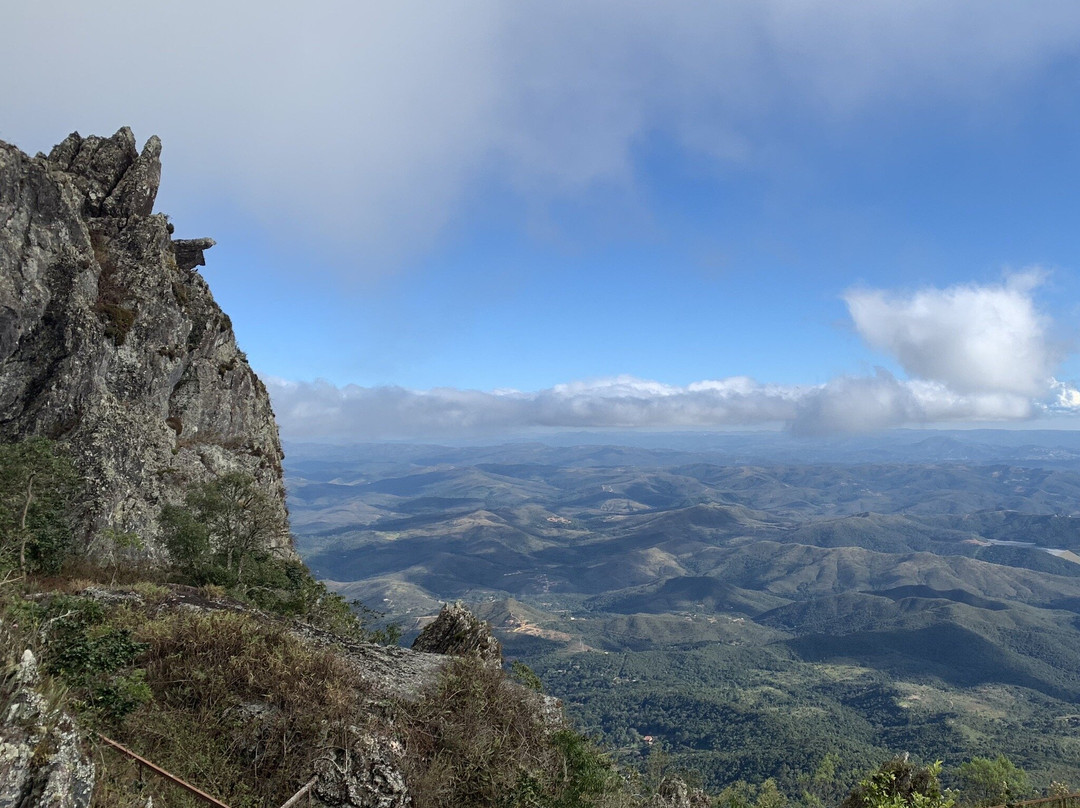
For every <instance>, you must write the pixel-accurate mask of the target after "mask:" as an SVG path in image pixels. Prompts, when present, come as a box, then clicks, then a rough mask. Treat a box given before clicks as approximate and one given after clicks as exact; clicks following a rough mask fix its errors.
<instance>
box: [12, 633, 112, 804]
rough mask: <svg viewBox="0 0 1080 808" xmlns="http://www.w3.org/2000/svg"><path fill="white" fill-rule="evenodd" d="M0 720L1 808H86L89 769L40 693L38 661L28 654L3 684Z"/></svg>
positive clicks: (77, 743)
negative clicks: (2, 706)
mask: <svg viewBox="0 0 1080 808" xmlns="http://www.w3.org/2000/svg"><path fill="white" fill-rule="evenodd" d="M5 684H6V687H5V690H8V688H10V690H8V692H6V693H4V694H3V695H4V699H3V701H4V702H5V709H4V711H3V714H2V715H0V808H23V806H34V808H86V806H88V805H89V804H90V798H91V795H92V793H93V790H94V764H93V763H92V762H91V761H90V760H89V759H88V758H87V756H86V755H85V754H84V753H83V751H82V746H81V739H80V737H79V733H78V732H77V731H76V728H75V724H74V722H73V721H72V720H71V717H70V716H68V715H67V714H66V713H63V712H60V711H58V710H55V709H53V708H51V707H50V706H49V704H48V702H47V700H46V699H45V697H44V696H43V695H42V694H41V693H40V692H39V690H38V688H39V686H40V684H41V678H40V675H39V674H38V668H37V660H36V659H35V658H34V655H33V653H32V652H31V651H30V650H29V649H28V650H26V651H25V652H24V653H23V657H22V660H21V662H20V663H19V665H18V667H17V668H16V670H15V672H14V674H13V675H12V676H11V681H10V682H8V683H5Z"/></svg>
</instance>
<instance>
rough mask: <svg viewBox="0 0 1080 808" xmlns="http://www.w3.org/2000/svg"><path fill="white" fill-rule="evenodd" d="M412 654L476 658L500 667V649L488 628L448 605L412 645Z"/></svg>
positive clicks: (455, 604)
mask: <svg viewBox="0 0 1080 808" xmlns="http://www.w3.org/2000/svg"><path fill="white" fill-rule="evenodd" d="M412 648H413V650H414V651H426V652H427V653H430V654H447V655H449V656H476V657H479V658H480V659H482V660H484V661H485V662H488V663H490V664H493V665H496V666H497V665H501V664H502V645H501V644H500V643H499V641H498V640H497V639H495V635H494V634H492V633H491V626H489V625H488V624H487V623H485V622H484V621H483V620H481V619H480V618H479V617H477V616H476V615H475V614H473V613H472V612H470V611H469V610H468V609H466V608H465V607H464V606H462V605H461V604H460V603H454V604H449V603H447V604H446V605H444V606H443V607H442V611H440V612H439V616H438V617H437V618H435V620H434V622H431V623H429V624H428V625H427V626H425V627H424V630H423V631H421V632H420V635H419V636H418V637H417V638H416V639H415V640H414V641H413V644H412Z"/></svg>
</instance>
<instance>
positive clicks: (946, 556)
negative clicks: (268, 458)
mask: <svg viewBox="0 0 1080 808" xmlns="http://www.w3.org/2000/svg"><path fill="white" fill-rule="evenodd" d="M976 437H978V438H979V439H978V440H976V439H975V438H976ZM992 437H993V436H992V435H985V434H984V435H980V436H969V435H955V436H953V435H937V436H931V437H925V436H923V437H922V442H920V441H907V442H904V441H903V440H901V439H899V438H896V439H890V440H892V441H893V442H890V441H888V440H884V439H883V440H882V442H881V444H880V445H877V446H871V447H870V448H869V449H867V448H864V449H863V450H862V452H861V455H860V453H859V450H858V448H857V446H856V445H855V444H849V445H847V446H846V447H843V446H842V447H832V448H829V447H825V446H819V447H818V448H816V449H813V450H812V451H808V454H811V455H813V454H814V452H817V453H818V454H819V455H821V456H824V455H828V454H829V453H830V452H831V453H832V454H834V455H843V456H844V457H845V458H846V460H845V461H844V462H821V460H820V457H819V459H818V461H817V462H814V463H804V464H799V463H795V462H792V458H791V457H790V456H789V455H787V454H785V453H784V452H781V450H780V445H779V444H776V445H771V444H769V443H768V441H767V440H765V441H763V442H759V443H758V444H755V443H754V440H753V439H751V438H745V439H738V440H736V439H734V438H733V439H732V442H730V443H728V444H727V450H726V453H725V451H722V450H716V449H709V450H701V451H696V450H693V449H685V448H684V449H680V450H668V449H662V448H657V447H648V448H640V447H638V448H635V447H615V446H566V447H562V446H551V445H540V444H519V445H514V446H506V447H464V448H458V449H455V448H452V447H430V446H429V447H420V446H403V447H399V448H400V451H395V450H394V449H393V448H392V447H387V446H383V447H359V448H354V449H352V450H346V449H343V448H337V449H334V450H332V451H328V453H327V454H326V456H320V454H319V450H317V449H311V450H308V451H306V452H303V451H302V452H300V456H299V457H296V456H294V455H290V463H289V466H288V473H289V490H290V497H291V498H290V505H291V508H292V513H293V518H294V525H296V528H297V530H298V532H299V533H300V536H299V539H298V546H299V548H300V550H301V552H302V553H303V554H304V556H305V558H306V560H307V562H308V563H309V564H310V566H311V567H312V568H313V569H314V570H315V571H316V574H318V575H319V576H321V577H322V578H324V579H325V580H327V581H328V582H330V585H331V586H332V587H333V588H334V589H335V590H337V591H339V592H342V593H344V594H346V595H347V596H349V597H358V598H360V599H361V600H363V601H365V602H366V603H368V604H369V605H371V606H372V607H374V608H377V609H380V610H382V611H385V612H387V615H388V618H387V619H399V620H400V621H401V622H402V624H403V626H404V627H405V629H406V630H407V631H410V630H411V631H415V630H417V629H418V627H419V626H420V625H421V624H422V623H423V620H424V618H425V615H430V614H433V613H434V611H435V610H436V609H437V607H438V604H439V603H441V602H443V601H445V600H451V599H462V600H465V601H467V602H469V603H471V604H472V605H474V607H475V608H477V609H478V611H479V612H480V613H481V614H482V615H483V616H484V617H485V618H486V619H488V620H490V621H491V622H492V624H493V625H494V626H495V627H496V630H497V632H498V633H499V635H500V638H501V639H502V641H503V642H504V645H505V647H506V649H507V651H508V653H509V655H511V656H516V657H518V658H520V659H523V660H524V661H526V662H527V663H528V664H529V665H531V666H533V667H534V668H535V670H536V671H537V672H538V673H539V674H540V675H541V678H542V679H543V681H544V682H545V684H546V686H547V688H548V689H549V691H550V692H551V693H553V694H554V695H556V696H558V697H559V698H562V699H563V700H564V701H565V702H566V703H567V705H568V707H569V709H570V711H571V713H572V714H574V715H576V716H577V718H578V719H579V720H580V721H581V722H582V723H583V725H584V726H585V727H586V728H587V729H589V730H591V731H595V732H598V733H601V734H602V735H604V736H605V738H606V739H607V740H608V741H610V742H611V743H613V744H615V745H616V746H617V747H618V749H619V754H620V755H621V756H622V757H624V758H625V759H627V760H629V761H635V760H637V761H640V760H641V759H643V757H644V756H645V755H646V754H647V753H648V752H649V750H650V749H651V748H653V746H654V745H655V744H660V745H661V746H663V747H664V748H665V749H667V750H668V752H669V753H670V755H671V757H672V759H673V760H674V761H675V762H676V763H677V764H678V765H683V766H688V767H691V766H692V767H694V768H695V769H696V770H698V771H700V772H702V773H703V776H704V777H705V779H706V781H707V782H708V783H709V784H710V785H711V786H713V787H719V786H722V785H723V784H725V783H730V782H732V781H734V780H737V779H740V778H742V779H748V780H751V781H758V782H760V781H761V780H764V779H765V778H766V777H777V778H779V781H780V782H781V783H782V784H783V785H784V786H785V788H787V789H789V790H792V791H797V790H798V788H799V785H798V783H799V776H800V773H801V772H806V771H811V770H813V768H814V767H815V766H816V765H817V764H818V763H819V762H820V761H821V760H822V758H823V756H824V755H826V754H827V753H828V752H830V751H832V752H837V753H839V754H841V756H842V757H843V759H844V760H845V761H847V762H848V763H849V764H850V774H851V776H855V773H856V772H857V771H861V770H864V769H866V768H867V767H868V766H871V765H873V764H874V762H875V761H878V760H880V759H881V758H883V757H884V756H886V755H888V754H891V753H898V752H905V751H906V752H911V753H913V754H915V755H917V756H921V757H922V758H924V759H927V760H932V759H936V758H944V759H946V761H947V762H953V763H959V762H960V761H961V760H964V759H967V758H970V757H971V756H973V755H991V756H993V755H996V754H997V753H999V752H1004V753H1006V754H1008V755H1009V756H1010V757H1011V758H1012V759H1013V760H1015V761H1017V762H1019V763H1021V764H1022V765H1024V766H1025V768H1027V769H1028V770H1029V772H1031V774H1032V775H1033V777H1034V779H1035V781H1036V783H1037V784H1040V783H1041V784H1044V785H1045V784H1048V783H1049V780H1050V779H1051V778H1053V779H1058V780H1064V781H1069V780H1071V781H1072V782H1076V783H1080V711H1077V710H1076V709H1075V707H1074V704H1073V703H1074V702H1075V701H1076V700H1077V699H1080V673H1078V672H1080V563H1078V561H1077V560H1074V559H1075V558H1076V556H1072V555H1071V551H1073V550H1074V549H1075V550H1078V551H1080V463H1078V462H1076V461H1077V460H1078V459H1080V444H1078V445H1077V447H1074V448H1075V449H1076V458H1074V459H1069V458H1065V457H1064V456H1063V455H1062V454H1061V453H1060V452H1057V453H1055V451H1054V450H1053V448H1052V447H1048V446H1045V445H1040V444H1039V441H1038V440H1035V441H1034V442H1033V443H1032V444H1030V445H1029V444H1023V443H1019V444H1017V443H1016V442H1015V441H1014V440H1013V439H1012V438H1007V439H1003V440H1002V442H1001V444H1000V445H994V444H993V443H992V442H991V440H990V439H991V438H992ZM1010 441H1012V443H1010ZM755 446H757V448H756V449H755ZM733 447H734V448H735V449H737V450H738V452H735V451H732V449H733ZM350 451H351V453H350ZM1070 451H1071V450H1070ZM769 452H772V453H774V454H778V455H782V456H781V457H779V458H778V461H777V462H772V463H770V462H767V461H765V459H764V458H763V457H762V455H767V454H768V453H769ZM739 453H741V455H740V454H739ZM755 453H756V454H755ZM1021 455H1023V456H1025V457H1028V458H1029V459H1030V458H1032V457H1035V458H1036V459H1037V458H1038V457H1045V458H1050V460H1048V461H1047V465H1043V466H1040V465H1038V464H1037V463H1032V464H1031V465H1020V464H1018V463H1016V462H1015V461H1016V459H1017V458H1018V457H1019V456H1021ZM1070 457H1071V455H1070ZM853 459H858V460H860V462H851V461H852V460H853ZM739 460H742V461H743V462H737V461H739ZM866 461H869V462H866ZM1050 550H1053V551H1055V553H1056V554H1051V553H1050V552H1048V551H1050ZM646 736H649V737H650V738H651V739H652V740H651V745H650V742H649V741H646V740H645V737H646Z"/></svg>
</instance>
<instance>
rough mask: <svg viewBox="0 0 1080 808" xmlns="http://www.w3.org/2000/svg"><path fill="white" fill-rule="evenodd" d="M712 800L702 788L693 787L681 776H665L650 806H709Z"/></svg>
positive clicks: (683, 807) (678, 807) (679, 807)
mask: <svg viewBox="0 0 1080 808" xmlns="http://www.w3.org/2000/svg"><path fill="white" fill-rule="evenodd" d="M710 805H712V801H711V800H710V799H709V795H708V794H706V793H705V792H704V791H702V790H701V789H700V788H691V787H690V786H688V785H687V784H686V781H684V780H683V779H682V778H681V777H672V776H668V777H665V778H664V779H663V780H661V781H660V787H659V788H657V790H656V793H655V794H654V795H653V797H652V800H650V802H649V808H709V806H710Z"/></svg>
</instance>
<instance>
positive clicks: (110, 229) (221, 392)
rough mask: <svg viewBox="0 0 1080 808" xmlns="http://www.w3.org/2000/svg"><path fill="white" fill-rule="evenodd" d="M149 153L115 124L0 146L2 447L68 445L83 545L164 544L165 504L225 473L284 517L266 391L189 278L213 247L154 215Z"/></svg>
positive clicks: (152, 148) (155, 147) (283, 541)
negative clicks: (110, 536) (161, 517)
mask: <svg viewBox="0 0 1080 808" xmlns="http://www.w3.org/2000/svg"><path fill="white" fill-rule="evenodd" d="M160 157H161V142H160V140H158V138H157V137H151V138H150V139H149V140H148V141H147V142H146V145H145V146H144V147H143V149H142V151H141V152H140V151H138V150H137V148H136V143H135V137H134V135H133V134H132V132H131V130H130V129H128V128H126V127H125V128H123V129H121V130H120V131H118V132H117V133H116V134H115V135H113V136H112V137H110V138H102V137H85V138H84V137H81V136H80V135H79V134H78V133H73V134H71V135H69V136H68V137H67V138H66V139H65V140H64V141H63V142H62V143H60V144H59V145H57V146H56V147H55V148H53V150H52V151H51V152H50V153H49V154H48V155H47V156H46V155H43V154H38V155H37V156H36V157H29V156H27V155H26V154H24V153H23V152H21V151H20V150H19V149H17V148H16V147H14V146H12V145H10V144H7V143H4V142H2V141H0V440H6V441H11V440H17V439H20V438H24V437H27V436H30V435H44V436H46V437H49V438H53V439H56V440H59V441H62V442H64V443H67V444H69V445H70V447H71V449H72V454H73V456H74V458H75V462H76V464H77V466H78V469H79V471H80V473H81V474H82V476H83V477H84V478H85V479H86V485H87V490H86V493H85V496H84V498H83V503H82V509H81V513H80V517H79V532H80V534H81V535H82V537H83V538H84V539H85V541H86V543H87V547H88V548H90V549H93V548H94V547H95V546H96V543H98V542H100V540H101V536H102V535H103V533H104V532H105V531H107V530H115V531H123V532H127V531H132V532H136V533H138V535H140V536H141V537H142V538H143V539H144V540H146V541H147V542H148V547H149V548H150V549H151V551H152V552H157V551H160V548H159V546H158V545H157V544H156V543H155V538H156V536H157V522H156V520H157V515H158V512H159V509H160V507H161V505H162V504H164V503H167V502H178V501H179V500H180V499H182V497H183V494H184V491H185V489H186V488H187V487H188V486H189V485H191V484H192V483H197V482H202V481H204V480H208V479H210V478H212V477H215V476H218V475H221V474H224V473H227V472H235V471H239V472H244V473H247V474H250V475H252V476H254V477H255V478H256V479H257V480H258V482H259V484H260V486H261V487H263V488H264V489H265V490H266V491H268V492H270V494H271V497H272V500H273V503H274V507H275V508H277V509H280V515H281V517H282V519H281V520H280V521H281V524H283V525H287V520H286V518H285V517H286V516H287V513H286V508H285V487H284V483H283V478H282V467H281V461H282V457H283V454H282V450H281V442H280V439H279V437H278V431H277V425H276V423H275V421H274V414H273V411H272V410H271V406H270V399H269V396H268V395H267V392H266V388H265V387H264V386H263V384H262V382H261V381H260V380H259V378H258V377H257V376H256V375H255V373H254V372H253V371H252V369H251V367H250V366H249V365H248V362H247V358H246V357H245V355H244V353H243V352H242V351H240V349H239V348H238V347H237V345H236V339H235V337H234V335H233V330H232V324H231V322H230V320H229V318H228V316H227V315H226V314H225V313H224V312H222V310H221V309H220V308H219V307H218V305H217V304H216V303H215V302H214V299H213V297H212V295H211V294H210V289H209V287H208V286H207V284H206V281H205V280H204V279H203V278H202V277H201V276H200V275H199V273H198V272H197V271H196V267H198V266H200V265H202V264H203V263H204V260H203V252H204V251H205V250H207V249H209V248H210V247H212V246H213V244H214V242H213V240H211V239H188V240H182V239H174V238H173V237H172V234H173V226H172V225H171V224H170V223H169V221H168V218H167V217H166V216H165V215H163V214H160V213H154V212H153V206H154V200H155V197H156V195H157V191H158V184H159V181H160V177H161V160H160ZM271 543H272V544H273V546H274V547H275V548H277V549H279V550H280V551H282V552H284V553H286V554H291V553H292V550H291V542H290V538H289V535H288V532H287V530H284V529H283V530H282V532H281V535H278V536H275V537H272V538H271Z"/></svg>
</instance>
